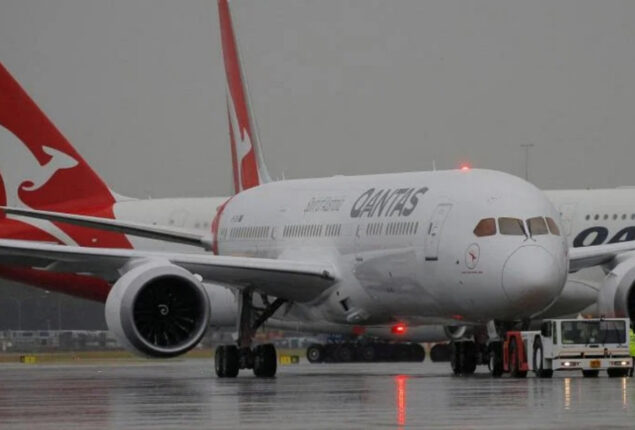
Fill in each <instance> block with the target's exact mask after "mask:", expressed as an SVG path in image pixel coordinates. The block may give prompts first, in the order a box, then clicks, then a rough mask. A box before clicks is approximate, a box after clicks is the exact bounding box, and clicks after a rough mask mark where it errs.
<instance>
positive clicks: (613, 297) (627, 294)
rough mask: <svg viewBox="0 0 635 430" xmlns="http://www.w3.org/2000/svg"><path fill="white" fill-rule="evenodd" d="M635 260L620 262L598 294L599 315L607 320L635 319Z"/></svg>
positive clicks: (607, 276) (631, 258) (605, 279)
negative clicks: (634, 285) (634, 286)
mask: <svg viewBox="0 0 635 430" xmlns="http://www.w3.org/2000/svg"><path fill="white" fill-rule="evenodd" d="M633 284H635V258H634V257H633V256H630V257H628V258H625V259H622V261H618V262H617V264H616V266H615V267H614V268H613V269H612V270H611V271H610V272H609V273H608V274H607V275H606V277H605V278H604V281H603V282H602V288H601V289H600V292H599V293H598V313H599V314H600V315H603V316H605V317H607V318H635V288H633Z"/></svg>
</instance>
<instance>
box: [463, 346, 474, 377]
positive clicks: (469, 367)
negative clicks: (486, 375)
mask: <svg viewBox="0 0 635 430" xmlns="http://www.w3.org/2000/svg"><path fill="white" fill-rule="evenodd" d="M463 354H464V356H463V374H464V375H472V374H474V371H475V370H476V344H475V343H474V342H465V350H464V353H463Z"/></svg>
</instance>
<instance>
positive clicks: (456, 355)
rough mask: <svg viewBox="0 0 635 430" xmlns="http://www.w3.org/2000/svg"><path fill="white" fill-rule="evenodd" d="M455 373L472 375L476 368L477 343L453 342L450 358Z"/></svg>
mask: <svg viewBox="0 0 635 430" xmlns="http://www.w3.org/2000/svg"><path fill="white" fill-rule="evenodd" d="M450 365H451V366H452V372H454V374H455V375H471V374H473V373H474V371H475V370H476V345H475V344H474V342H452V355H451V359H450Z"/></svg>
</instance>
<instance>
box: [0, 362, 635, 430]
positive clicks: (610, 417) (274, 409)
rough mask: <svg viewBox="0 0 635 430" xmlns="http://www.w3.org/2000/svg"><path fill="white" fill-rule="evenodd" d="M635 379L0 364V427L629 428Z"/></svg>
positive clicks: (388, 368)
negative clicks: (262, 374)
mask: <svg viewBox="0 0 635 430" xmlns="http://www.w3.org/2000/svg"><path fill="white" fill-rule="evenodd" d="M634 382H635V381H634V380H632V379H629V378H618V379H609V378H607V377H605V376H604V377H600V378H594V379H584V378H582V377H581V375H578V374H566V375H562V376H560V375H558V376H556V377H554V378H553V379H551V380H549V379H536V378H532V377H529V378H527V379H510V378H502V379H491V378H489V376H487V374H477V375H475V376H473V377H469V378H464V377H455V376H451V375H450V372H449V365H448V364H447V363H428V362H426V363H424V364H413V363H407V364H394V363H393V364H337V365H309V364H304V363H303V364H301V365H299V366H288V367H287V366H285V367H281V368H280V370H279V375H278V376H277V377H276V378H275V379H256V378H254V377H253V376H252V375H251V374H249V373H247V372H245V374H244V375H241V376H240V377H238V378H237V379H235V380H231V379H224V380H219V379H216V377H214V376H213V366H212V362H211V360H210V361H207V360H183V361H171V362H154V361H149V362H147V363H141V364H138V363H134V364H131V363H121V364H116V363H114V364H112V363H109V364H104V365H93V364H91V365H85V364H81V365H36V366H25V365H13V364H12V365H1V366H0V429H5V428H25V429H27V428H28V429H63V428H74V429H75V428H86V429H88V428H91V429H92V428H112V429H119V428H135V429H136V428H153V429H160V428H215V429H216V428H237V427H240V428H262V429H270V428H276V429H286V428H289V429H294V428H299V427H301V428H325V429H326V428H368V427H371V426H372V427H386V428H420V427H426V428H448V429H454V428H462V429H490V428H499V429H510V428H518V429H524V428H535V427H540V428H576V429H585V428H611V429H614V428H633V426H634V425H633V423H635V414H634V410H635V402H634V399H635V384H634Z"/></svg>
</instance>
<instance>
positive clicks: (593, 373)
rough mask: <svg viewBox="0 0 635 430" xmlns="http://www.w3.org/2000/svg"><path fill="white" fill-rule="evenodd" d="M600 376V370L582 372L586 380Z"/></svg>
mask: <svg viewBox="0 0 635 430" xmlns="http://www.w3.org/2000/svg"><path fill="white" fill-rule="evenodd" d="M599 374H600V371H599V370H583V371H582V375H584V377H585V378H597V376H598V375H599Z"/></svg>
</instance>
